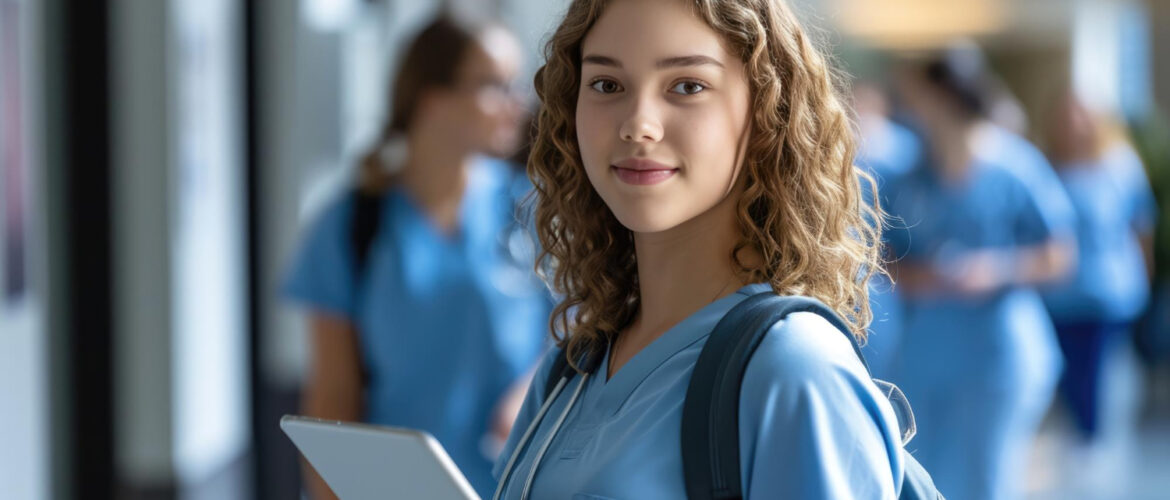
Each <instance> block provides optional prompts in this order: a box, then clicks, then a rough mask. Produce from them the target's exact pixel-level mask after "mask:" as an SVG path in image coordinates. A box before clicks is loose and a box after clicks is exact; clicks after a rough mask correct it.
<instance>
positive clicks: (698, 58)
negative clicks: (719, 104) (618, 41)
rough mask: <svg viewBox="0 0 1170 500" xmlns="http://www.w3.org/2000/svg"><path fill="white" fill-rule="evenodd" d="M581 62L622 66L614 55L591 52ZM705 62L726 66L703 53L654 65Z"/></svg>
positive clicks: (677, 65) (675, 65) (666, 60)
mask: <svg viewBox="0 0 1170 500" xmlns="http://www.w3.org/2000/svg"><path fill="white" fill-rule="evenodd" d="M581 64H597V65H601V66H612V67H614V68H621V67H622V62H621V61H618V60H617V59H614V58H612V57H608V56H602V55H597V54H590V55H587V56H585V57H582V58H581ZM704 64H711V65H715V66H719V67H720V68H722V67H724V66H723V63H721V62H719V61H717V60H716V59H715V58H713V57H709V56H703V55H691V56H678V57H668V58H666V59H659V60H658V62H656V63H654V67H656V68H658V69H665V68H677V67H681V66H702V65H704Z"/></svg>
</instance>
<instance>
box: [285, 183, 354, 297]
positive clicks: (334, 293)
mask: <svg viewBox="0 0 1170 500" xmlns="http://www.w3.org/2000/svg"><path fill="white" fill-rule="evenodd" d="M351 207H352V205H351V204H350V203H349V200H348V199H346V198H342V199H340V200H338V201H336V202H334V203H332V204H330V205H329V206H327V207H326V208H325V209H324V211H323V212H322V213H320V214H318V216H317V217H316V218H315V219H314V220H313V222H312V223H311V224H310V225H309V226H308V230H307V231H306V232H305V233H304V236H303V238H302V240H301V244H300V247H299V248H298V249H297V252H296V254H295V255H294V257H293V260H292V265H291V266H290V267H289V268H288V270H287V272H286V274H285V278H284V282H283V284H282V287H281V294H282V295H283V296H284V298H286V299H288V300H290V301H292V302H294V303H297V304H298V305H301V306H304V307H306V308H309V309H313V310H317V311H324V312H329V313H333V314H337V315H341V316H344V317H346V318H350V319H353V318H354V317H355V304H354V302H355V300H354V297H355V292H354V276H353V273H354V271H353V249H352V244H351V243H350V236H349V228H350V219H351V217H352V214H351V211H352V208H351Z"/></svg>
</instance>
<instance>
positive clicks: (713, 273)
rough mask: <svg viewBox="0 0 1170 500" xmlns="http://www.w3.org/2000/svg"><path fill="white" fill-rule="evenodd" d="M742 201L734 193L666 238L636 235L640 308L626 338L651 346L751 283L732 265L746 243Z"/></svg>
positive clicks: (625, 333) (658, 235)
mask: <svg viewBox="0 0 1170 500" xmlns="http://www.w3.org/2000/svg"><path fill="white" fill-rule="evenodd" d="M738 198H739V195H738V193H733V194H730V195H728V196H727V198H725V199H724V200H723V201H722V202H720V203H719V204H718V205H716V206H715V207H712V208H711V210H708V211H707V212H705V213H703V214H701V215H699V216H697V217H695V218H693V219H691V220H689V221H687V222H684V223H683V224H681V225H679V226H676V227H674V228H672V229H670V230H667V231H664V232H662V233H654V234H641V233H636V234H635V235H634V245H635V252H636V255H637V262H638V285H639V293H640V305H639V309H638V314H637V316H636V317H635V319H634V322H633V324H631V325H630V326H629V328H627V329H626V331H624V332H623V333H622V335H625V336H628V337H631V339H632V340H635V341H637V340H641V341H640V342H636V343H637V344H641V345H643V346H644V345H646V344H649V343H650V342H653V341H654V340H655V339H657V338H658V337H659V336H661V335H662V334H663V333H665V332H666V330H668V329H670V327H672V326H674V325H675V324H677V323H679V322H680V321H682V320H683V319H686V318H687V317H688V316H690V315H691V314H693V313H695V312H696V311H698V310H699V309H702V308H703V307H704V306H706V305H707V304H710V303H711V302H714V301H715V300H716V299H718V298H720V297H723V296H726V295H727V294H730V293H732V292H734V291H736V290H738V289H739V288H740V287H741V286H743V285H744V284H745V283H744V278H743V277H741V276H739V275H738V273H737V272H736V271H735V266H734V264H733V262H732V260H731V252H732V250H733V249H734V248H735V245H736V243H738V241H739V239H740V234H739V230H738V228H739V224H738V223H737V221H736V214H735V208H736V207H735V204H736V200H737V199H738Z"/></svg>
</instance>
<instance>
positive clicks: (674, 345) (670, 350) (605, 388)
mask: <svg viewBox="0 0 1170 500" xmlns="http://www.w3.org/2000/svg"><path fill="white" fill-rule="evenodd" d="M768 290H771V286H769V285H768V284H766V283H754V284H751V285H747V286H744V287H743V288H740V289H739V290H737V291H736V292H735V293H733V294H730V295H728V296H726V297H723V298H721V299H719V300H716V301H715V302H712V303H710V304H707V305H706V306H703V308H702V309H699V310H698V311H695V312H694V313H693V314H691V315H690V316H687V317H686V319H684V320H682V321H680V322H679V323H678V324H676V325H674V326H672V327H670V329H669V330H667V331H666V332H665V333H663V334H662V335H661V336H660V337H658V338H657V339H655V340H654V341H653V342H651V343H650V344H649V345H647V346H646V347H643V348H642V350H641V351H638V353H637V354H635V355H634V357H632V358H630V360H629V361H627V362H626V364H625V365H623V366H622V368H621V369H620V370H618V372H617V373H615V374H614V375H613V377H612V378H610V379H609V380H606V375H607V374H608V373H609V356H610V349H608V348H607V349H606V351H605V357H604V358H602V361H601V366H600V367H599V368H598V370H597V372H596V375H594V383H595V384H596V385H597V386H598V387H599V390H600V396H599V399H598V401H597V407H598V408H600V409H601V411H602V412H603V413H604V414H605V415H607V416H609V415H613V414H615V413H617V411H618V410H619V409H621V406H622V404H624V403H625V401H626V399H628V398H629V396H630V393H632V392H634V389H636V388H637V387H638V386H639V385H641V383H642V382H643V381H644V380H646V377H647V376H648V375H650V372H653V371H654V370H655V369H657V368H658V367H659V366H661V365H662V364H663V363H665V362H666V361H667V360H668V359H670V358H671V357H673V356H674V355H675V354H678V353H679V351H682V350H683V349H686V348H687V347H688V346H690V345H692V344H694V343H695V342H698V341H699V340H702V339H704V338H706V337H707V336H708V335H710V334H711V331H712V330H714V329H715V325H716V324H718V323H719V320H721V319H723V316H724V315H726V314H727V312H728V311H730V310H731V308H732V307H735V306H736V305H737V304H739V303H740V302H742V301H743V300H744V299H746V298H748V297H750V296H752V295H754V294H757V293H760V292H765V291H768Z"/></svg>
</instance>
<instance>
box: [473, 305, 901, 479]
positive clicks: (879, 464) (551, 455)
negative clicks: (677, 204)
mask: <svg viewBox="0 0 1170 500" xmlns="http://www.w3.org/2000/svg"><path fill="white" fill-rule="evenodd" d="M769 289H770V288H769V287H768V285H765V284H757V285H749V286H746V287H744V288H742V289H740V290H739V291H738V292H737V293H734V294H732V295H730V296H728V297H724V298H722V299H719V300H717V301H715V302H713V303H711V304H709V305H707V306H706V307H704V308H703V309H701V310H699V311H698V312H696V313H694V314H693V315H691V316H690V317H688V318H687V319H685V320H683V321H682V322H680V323H679V324H677V325H675V326H674V327H673V328H671V329H670V330H668V331H667V332H666V333H664V334H663V335H662V336H661V337H660V338H658V339H657V340H655V341H654V342H653V343H651V344H650V345H649V346H647V347H645V348H644V349H643V350H642V351H641V352H639V353H638V354H637V355H636V356H634V357H633V358H632V359H631V360H630V361H629V362H628V363H627V364H626V365H625V366H623V367H622V368H621V369H620V370H619V371H618V372H617V373H616V374H615V375H614V377H613V378H612V379H610V380H605V374H606V373H607V371H608V365H609V357H608V354H607V356H606V358H605V360H604V362H603V364H602V365H601V367H600V368H599V369H598V371H597V373H596V376H591V377H589V378H588V379H587V380H586V381H585V387H584V389H583V392H582V393H581V395H580V398H579V399H578V401H577V402H576V404H575V405H574V406H573V408H572V410H571V412H570V414H569V415H568V417H567V419H566V420H565V422H564V424H563V426H562V427H561V429H560V431H559V432H557V434H556V436H554V437H553V438H552V442H551V444H550V446H549V448H548V451H547V453H546V454H545V456H544V458H543V460H542V462H541V463H540V467H539V470H538V471H537V474H536V477H535V480H534V483H533V488H532V492H531V496H530V498H534V499H543V498H565V499H575V500H604V499H619V498H620V499H626V498H638V499H647V500H652V499H659V498H661V499H678V498H686V492H685V484H684V480H683V466H682V451H681V445H680V443H679V436H680V434H681V426H682V407H683V400H684V398H685V395H686V390H687V386H688V384H689V382H690V377H691V373H692V371H693V369H694V365H695V361H696V360H697V359H698V356H699V353H700V351H702V349H703V345H704V344H705V343H706V340H707V336H708V335H709V334H710V333H711V330H712V329H713V328H714V327H715V324H716V323H718V321H719V320H720V319H721V318H722V317H723V315H725V314H726V313H727V312H728V311H729V310H730V309H731V308H732V307H733V306H735V305H736V304H738V303H739V302H740V301H742V300H744V299H745V298H747V297H748V296H750V295H752V294H755V293H759V292H762V291H767V290H769ZM552 361H553V360H552V358H551V357H546V359H545V360H544V362H543V363H542V364H541V367H540V369H539V371H538V373H537V375H536V378H535V379H534V381H533V384H532V386H531V388H530V389H529V392H528V397H527V399H526V400H525V402H524V408H523V409H522V410H521V411H520V416H519V418H518V419H517V421H516V426H515V427H513V432H512V435H511V436H510V437H509V438H508V444H507V445H506V446H505V448H504V452H503V453H501V454H500V459H499V461H497V463H496V468H495V470H494V471H493V472H494V474H495V475H496V477H497V478H499V476H500V474H501V473H502V472H503V468H504V465H505V464H506V463H507V461H508V459H509V458H510V456H511V454H512V451H513V450H514V449H515V447H516V444H517V441H518V440H519V438H520V436H521V435H522V434H523V433H524V431H525V429H526V428H527V427H528V425H529V424H530V423H531V422H532V420H533V418H534V417H535V415H536V413H537V411H538V410H539V408H540V406H541V405H542V404H543V403H544V392H545V383H546V379H547V378H548V372H549V370H550V366H551V364H552ZM581 380H582V378H581V377H577V378H575V379H574V380H573V382H572V383H571V384H570V385H569V386H568V387H567V388H566V389H565V390H564V391H562V392H561V394H560V395H559V396H558V397H557V399H556V401H554V403H553V404H552V405H551V407H550V409H549V410H548V413H547V414H546V415H545V416H544V418H543V419H542V420H541V423H540V425H539V427H538V429H537V431H536V432H535V433H534V435H533V437H532V439H531V440H530V441H529V443H528V444H527V446H526V447H525V450H523V455H522V457H521V459H520V460H518V461H517V463H516V465H515V467H514V468H513V470H512V472H511V475H510V478H509V480H508V482H507V484H506V487H507V489H506V490H505V492H504V495H503V498H507V499H516V498H519V497H520V494H521V491H522V490H523V487H524V483H525V480H526V479H527V477H528V475H529V472H530V471H531V469H532V462H533V459H534V457H535V455H536V451H537V450H539V448H540V447H541V446H542V445H543V444H544V443H545V442H546V441H547V440H548V439H549V434H550V432H551V430H552V428H553V426H554V423H555V421H556V420H557V419H558V417H559V416H560V415H561V413H562V411H563V410H564V408H565V405H566V404H567V403H568V401H569V399H570V398H571V395H572V392H573V390H574V389H575V388H576V386H577V384H578V383H579V382H580V381H581ZM739 425H740V427H739V433H740V454H741V466H742V471H743V484H744V490H743V491H744V496H745V498H749V499H751V498H759V499H764V498H767V499H772V498H785V499H811V498H817V499H822V498H883V499H884V498H896V497H897V495H898V492H899V491H900V489H901V484H902V474H903V466H904V465H903V461H902V455H901V441H900V439H899V434H898V423H897V420H896V417H895V415H894V410H893V409H892V408H891V407H890V404H889V402H888V401H887V400H886V399H885V397H884V396H883V395H882V393H881V392H880V391H879V390H878V389H877V387H876V386H874V384H873V382H872V380H871V379H870V378H869V376H868V375H867V373H866V371H865V368H864V367H863V366H862V364H861V362H860V361H859V360H858V358H857V355H856V354H855V353H854V351H853V348H852V346H851V345H850V343H849V341H848V340H847V339H845V338H844V337H843V336H842V335H841V333H840V332H838V331H837V330H836V329H834V327H833V326H832V325H830V324H829V323H828V322H827V321H825V320H824V319H823V318H821V317H820V316H817V315H815V314H811V313H795V314H793V315H791V316H789V317H788V318H787V319H786V320H784V321H781V322H778V323H777V324H776V325H775V326H774V327H773V328H772V330H771V331H770V332H769V333H768V334H767V335H766V336H765V338H764V340H763V342H762V343H761V345H760V347H759V350H758V351H757V352H756V353H755V356H754V357H753V358H752V360H751V362H750V363H749V364H748V367H747V372H746V374H745V375H744V381H743V386H742V393H741V396H740V416H739Z"/></svg>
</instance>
